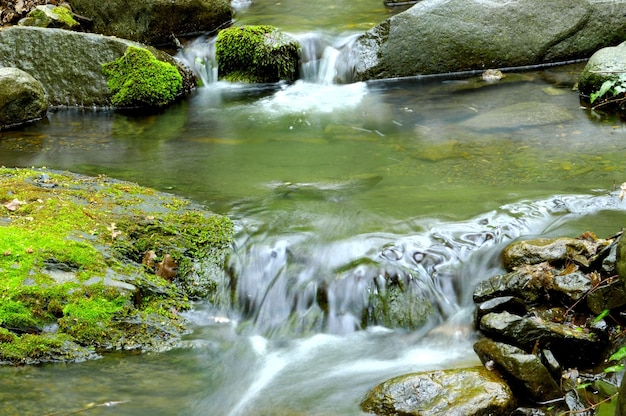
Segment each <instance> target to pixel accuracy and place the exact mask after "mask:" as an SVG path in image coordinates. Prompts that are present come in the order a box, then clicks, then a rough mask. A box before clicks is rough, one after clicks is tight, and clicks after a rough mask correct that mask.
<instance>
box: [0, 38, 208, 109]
mask: <svg viewBox="0 0 626 416" xmlns="http://www.w3.org/2000/svg"><path fill="white" fill-rule="evenodd" d="M129 47H135V48H143V49H147V50H149V51H150V52H151V53H152V54H153V55H154V56H155V57H156V59H158V60H159V61H162V62H167V63H169V64H171V65H173V66H174V67H176V69H177V70H178V72H179V73H180V75H181V76H182V80H183V84H182V88H181V89H180V90H179V92H178V94H179V95H184V94H186V93H188V92H190V91H191V90H193V89H194V88H195V85H196V82H195V77H194V75H193V73H192V72H191V70H189V69H188V68H186V67H185V66H184V65H182V64H181V63H180V62H179V61H177V60H176V59H174V58H172V57H171V56H170V55H168V54H167V53H165V52H162V51H159V50H157V49H155V48H152V47H150V46H146V45H142V44H139V43H136V42H132V41H129V40H125V39H119V38H114V37H110V36H101V35H94V34H90V33H81V32H74V31H69V30H62V29H46V28H38V27H26V26H11V27H8V28H5V29H3V30H1V31H0V66H6V67H15V68H20V69H22V70H24V71H26V72H28V73H29V74H31V75H32V76H33V77H35V78H36V79H37V80H39V82H41V83H42V85H43V87H44V89H45V90H46V92H47V94H48V100H49V103H50V105H51V106H79V107H90V108H91V107H108V106H111V105H112V102H111V98H112V93H111V91H110V90H109V87H108V85H107V77H106V76H105V75H104V73H103V72H102V65H103V64H107V63H110V62H113V61H115V60H117V59H119V58H120V57H122V56H123V55H124V54H125V53H126V51H127V49H128V48H129Z"/></svg>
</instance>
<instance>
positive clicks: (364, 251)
mask: <svg viewBox="0 0 626 416" xmlns="http://www.w3.org/2000/svg"><path fill="white" fill-rule="evenodd" d="M619 203H620V201H619V199H618V198H617V196H616V195H604V196H595V197H594V196H590V195H572V196H556V197H553V198H550V199H547V200H540V201H529V202H520V203H517V204H510V205H506V206H503V207H502V208H501V209H500V210H497V211H494V212H490V213H487V214H484V215H481V216H480V217H478V218H474V219H471V220H468V221H464V222H449V223H446V222H439V221H434V220H420V221H417V222H419V224H417V222H416V223H415V224H411V226H412V227H414V228H415V227H416V226H417V227H416V228H417V229H418V230H422V231H415V232H414V233H411V234H410V235H396V234H383V233H373V234H364V235H357V236H354V237H349V238H345V239H342V240H338V241H328V239H327V240H326V241H321V240H322V239H321V238H320V237H319V235H316V234H315V233H312V232H301V233H293V232H290V233H283V234H279V235H277V234H274V233H273V232H271V231H269V230H267V229H264V228H260V229H257V230H253V231H252V232H250V231H249V230H250V229H254V226H251V225H250V224H247V225H246V224H244V227H246V229H247V230H248V231H246V232H241V233H240V236H239V238H238V240H237V247H235V251H234V255H233V256H232V259H231V269H232V272H233V276H235V278H236V282H237V287H236V298H237V302H238V303H239V305H235V306H238V307H239V308H240V310H242V313H243V317H242V318H243V319H244V321H247V322H249V323H250V324H251V325H252V326H253V327H254V330H255V332H258V333H262V334H263V335H265V336H273V335H279V336H281V335H289V336H292V335H294V334H301V335H302V334H311V333H319V332H325V333H330V334H349V333H353V332H355V331H357V330H360V329H363V328H365V327H371V326H385V327H388V328H394V327H395V328H404V329H409V330H417V329H422V330H429V329H431V328H433V327H434V326H436V325H438V324H441V323H442V322H445V321H448V322H451V321H450V319H451V318H452V317H454V316H458V315H459V312H461V311H464V310H467V309H471V308H470V306H471V305H472V298H471V294H472V289H473V287H474V285H475V284H476V283H477V282H478V281H479V280H481V279H485V278H487V277H490V276H493V275H495V274H498V273H501V272H503V269H502V266H501V263H500V253H501V250H502V248H503V247H504V246H505V245H506V244H508V243H509V242H511V241H512V240H514V239H516V238H519V237H520V236H533V235H545V234H546V233H548V232H549V231H550V230H551V229H552V228H553V227H554V226H555V225H556V226H558V224H560V223H562V222H563V221H564V220H567V219H568V218H569V219H572V218H576V217H580V216H581V215H589V214H593V213H594V212H598V211H600V210H606V209H611V210H623V208H621V207H620V206H619ZM318 226H319V224H318ZM329 226H332V225H331V224H329ZM462 315H463V316H464V318H463V319H465V320H469V314H468V313H465V314H464V313H462ZM464 324H465V325H466V326H467V325H468V322H465V323H464ZM455 325H456V324H455ZM462 326H463V324H459V325H456V327H458V328H457V329H454V328H452V329H450V330H454V331H456V330H462Z"/></svg>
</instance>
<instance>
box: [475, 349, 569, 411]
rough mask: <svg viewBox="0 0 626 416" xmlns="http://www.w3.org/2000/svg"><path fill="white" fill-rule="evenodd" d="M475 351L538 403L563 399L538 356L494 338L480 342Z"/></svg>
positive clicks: (520, 390) (515, 386)
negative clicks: (496, 340)
mask: <svg viewBox="0 0 626 416" xmlns="http://www.w3.org/2000/svg"><path fill="white" fill-rule="evenodd" d="M474 351H476V354H478V357H479V358H480V360H481V361H482V362H483V363H485V364H487V365H489V366H493V367H494V368H495V369H497V370H498V371H499V372H500V373H501V374H502V375H503V377H504V378H505V379H506V380H507V382H508V383H509V385H510V386H511V387H512V388H513V389H514V390H517V392H522V393H523V394H526V395H528V396H529V397H531V398H533V399H534V400H536V401H546V400H552V399H556V398H558V397H562V396H563V392H562V391H561V388H560V387H559V385H558V384H557V383H556V381H555V380H554V379H553V378H552V375H551V374H550V372H549V371H548V369H547V368H546V367H545V366H544V365H543V364H542V363H541V360H540V359H539V357H537V356H536V355H533V354H528V353H527V352H526V351H524V350H521V349H520V348H517V347H514V346H512V345H508V344H503V343H501V342H495V341H493V340H490V339H482V340H480V341H478V342H476V343H475V344H474Z"/></svg>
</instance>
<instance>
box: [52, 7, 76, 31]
mask: <svg viewBox="0 0 626 416" xmlns="http://www.w3.org/2000/svg"><path fill="white" fill-rule="evenodd" d="M52 13H54V14H56V15H57V16H59V21H60V22H61V23H63V24H64V25H65V26H66V27H68V28H74V27H77V26H79V24H78V22H77V21H76V20H75V19H74V17H73V16H72V12H71V11H70V10H69V9H67V8H65V7H61V6H59V7H55V8H54V9H52Z"/></svg>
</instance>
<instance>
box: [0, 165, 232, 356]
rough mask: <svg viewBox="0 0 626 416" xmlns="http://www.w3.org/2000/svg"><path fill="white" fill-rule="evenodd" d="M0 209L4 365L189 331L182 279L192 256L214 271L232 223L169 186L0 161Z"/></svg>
mask: <svg viewBox="0 0 626 416" xmlns="http://www.w3.org/2000/svg"><path fill="white" fill-rule="evenodd" d="M0 212H1V214H2V215H0V363H5V364H6V363H11V364H18V363H37V362H44V361H72V360H82V359H86V358H90V357H91V356H93V355H94V352H102V351H107V350H117V349H133V350H135V349H138V350H163V349H167V348H170V347H171V346H172V345H174V344H175V342H176V340H177V339H179V337H180V336H181V335H182V334H183V333H184V332H185V331H186V326H185V324H186V323H185V321H184V319H183V318H182V317H181V316H180V314H179V312H180V311H183V310H185V309H188V308H189V307H190V303H189V294H188V293H187V292H186V291H185V287H186V284H185V282H186V279H187V278H188V277H189V276H193V277H194V278H195V277H196V276H195V275H196V274H197V270H198V267H195V266H196V265H198V264H205V263H207V262H213V268H212V269H211V268H209V269H210V270H214V271H215V270H220V269H221V267H222V264H219V262H221V261H223V259H224V256H225V253H226V250H227V248H228V246H229V244H230V240H231V238H232V233H233V226H232V222H231V221H230V220H229V219H228V218H226V217H222V216H219V215H215V214H212V213H209V212H207V211H204V210H202V209H201V208H200V207H197V206H194V205H193V204H192V203H191V202H189V201H187V200H184V199H181V198H177V197H175V196H173V195H169V194H162V193H158V192H156V191H154V190H151V189H146V188H142V187H140V186H138V185H135V184H132V183H126V182H120V181H115V180H112V179H109V178H106V177H98V178H91V177H83V176H79V175H74V174H70V173H61V172H52V171H48V170H35V169H7V168H0ZM146 258H149V259H150V260H151V261H147V260H146ZM166 259H168V261H167V267H168V273H164V272H163V269H164V267H165V265H164V263H166V261H165V260H166ZM213 277H214V276H210V275H205V276H203V279H204V280H203V282H205V283H206V286H205V287H203V288H201V289H202V290H201V291H200V292H194V294H193V296H194V297H197V296H198V293H201V294H204V295H207V296H208V295H210V294H211V291H212V290H214V289H215V286H216V283H215V282H214V281H213Z"/></svg>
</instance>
